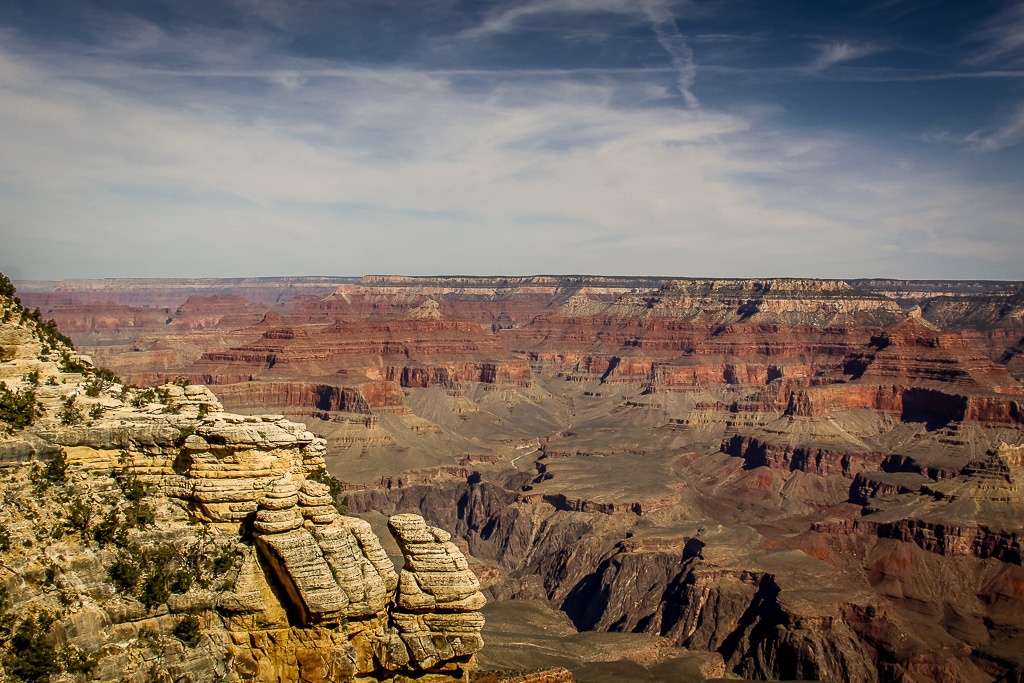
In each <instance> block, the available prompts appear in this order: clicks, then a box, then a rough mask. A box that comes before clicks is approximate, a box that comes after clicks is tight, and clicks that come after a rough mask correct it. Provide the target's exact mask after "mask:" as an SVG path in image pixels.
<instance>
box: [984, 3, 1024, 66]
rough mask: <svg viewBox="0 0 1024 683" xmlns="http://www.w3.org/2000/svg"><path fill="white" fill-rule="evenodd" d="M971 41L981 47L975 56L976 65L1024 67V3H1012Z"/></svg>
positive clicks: (986, 24) (987, 23)
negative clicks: (998, 63)
mask: <svg viewBox="0 0 1024 683" xmlns="http://www.w3.org/2000/svg"><path fill="white" fill-rule="evenodd" d="M971 41H972V42H974V43H975V44H980V45H981V47H980V49H978V50H977V52H976V53H975V54H974V56H973V61H974V62H975V63H979V64H989V63H993V62H1002V63H1005V64H1009V65H1011V66H1021V65H1024V3H1020V2H1014V3H1011V4H1010V6H1009V7H1007V8H1006V9H1005V10H1003V11H1002V12H1000V13H999V14H997V15H996V16H995V17H993V18H992V19H990V20H989V21H988V22H986V23H985V25H984V26H982V27H981V29H979V30H978V31H977V32H975V33H974V35H973V36H971Z"/></svg>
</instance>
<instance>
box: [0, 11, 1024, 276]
mask: <svg viewBox="0 0 1024 683" xmlns="http://www.w3.org/2000/svg"><path fill="white" fill-rule="evenodd" d="M1022 189H1024V3H1021V2H1005V1H1004V2H986V1H984V0H978V1H972V2H964V1H963V0H955V1H927V0H874V1H871V0H858V1H853V0H849V1H846V0H833V1H827V2H826V1H822V0H807V1H796V0H794V1H785V0H780V1H779V2H771V3H765V2H756V1H754V0H716V1H714V2H699V1H698V0H690V1H684V2H674V1H673V0H640V1H625V0H525V1H520V2H484V1H479V0H478V1H475V2H459V1H456V0H419V1H417V2H398V1H395V0H360V1H341V2H336V1H332V0H203V1H199V0H165V1H161V2H125V1H124V0H121V1H117V2H115V1H113V0H5V2H3V3H0V243H2V249H0V271H3V272H5V273H8V274H10V275H11V276H13V277H15V278H22V279H58V278H63V277H119V276H126V277H127V276H131V277H138V276H154V277H157V276H159V277H174V276H182V277H184V276H190V277H191V276H205V277H218V276H220V277H238V276H249V275H301V274H332V275H358V274H363V273H407V274H457V273H463V274H530V273H599V274H637V275H643V274H652V275H668V276H673V275H674V276H723V277H740V276H815V277H868V276H892V277H906V278H989V279H1024V265H1022V264H1024V192H1022Z"/></svg>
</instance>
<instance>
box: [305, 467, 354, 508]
mask: <svg viewBox="0 0 1024 683" xmlns="http://www.w3.org/2000/svg"><path fill="white" fill-rule="evenodd" d="M306 479H312V480H313V481H315V482H319V483H321V484H324V485H326V486H327V488H329V489H330V491H331V498H333V499H334V503H333V504H334V508H335V509H336V510H337V511H338V513H339V514H342V515H347V514H348V505H349V503H348V496H345V497H344V498H342V499H341V501H340V502H339V501H338V494H339V493H341V492H342V491H343V490H344V484H342V483H341V480H340V479H338V478H337V477H335V476H334V475H332V474H330V473H329V472H328V471H327V468H326V467H321V468H320V469H316V470H312V471H311V472H307V473H306Z"/></svg>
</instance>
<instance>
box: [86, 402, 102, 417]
mask: <svg viewBox="0 0 1024 683" xmlns="http://www.w3.org/2000/svg"><path fill="white" fill-rule="evenodd" d="M104 410H106V409H105V408H104V407H103V406H101V405H100V404H98V403H97V404H96V405H94V406H93V407H92V408H89V417H91V418H92V419H94V420H98V419H100V418H101V417H103V411H104Z"/></svg>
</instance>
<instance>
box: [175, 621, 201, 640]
mask: <svg viewBox="0 0 1024 683" xmlns="http://www.w3.org/2000/svg"><path fill="white" fill-rule="evenodd" d="M202 636H203V632H202V630H201V628H200V623H199V617H197V616H196V615H194V614H187V615H185V616H184V617H182V618H181V621H179V622H178V624H177V625H176V626H175V627H174V637H175V638H177V639H178V640H180V641H181V642H183V643H185V645H187V646H189V647H195V646H196V645H198V644H199V640H200V639H201V638H202Z"/></svg>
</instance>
